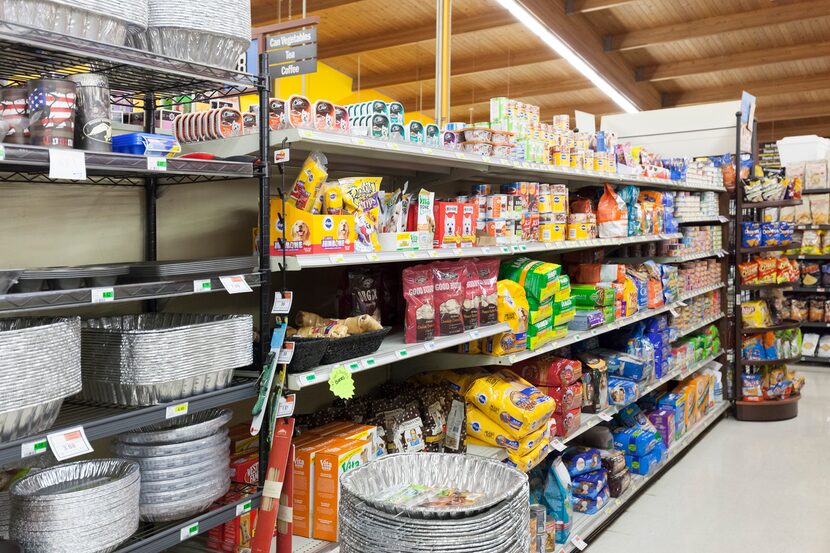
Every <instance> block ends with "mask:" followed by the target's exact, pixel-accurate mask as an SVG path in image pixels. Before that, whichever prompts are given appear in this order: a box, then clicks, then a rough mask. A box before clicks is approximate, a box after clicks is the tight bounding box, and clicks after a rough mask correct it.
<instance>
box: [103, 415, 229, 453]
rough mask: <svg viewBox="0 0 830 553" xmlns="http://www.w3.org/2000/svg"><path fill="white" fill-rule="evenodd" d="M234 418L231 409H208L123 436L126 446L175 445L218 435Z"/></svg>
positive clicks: (121, 439) (122, 440) (121, 436)
mask: <svg viewBox="0 0 830 553" xmlns="http://www.w3.org/2000/svg"><path fill="white" fill-rule="evenodd" d="M231 418H233V411H231V410H230V409H218V408H217V409H208V410H206V411H199V412H198V413H191V414H189V415H184V416H181V417H176V418H175V419H170V420H167V421H165V422H162V423H159V424H154V425H152V426H145V427H144V428H139V429H138V430H133V431H131V432H127V433H126V434H121V435H120V436H119V437H118V440H119V441H120V442H121V443H125V444H173V443H180V442H186V441H192V440H198V439H200V438H205V437H207V436H210V435H213V434H216V433H217V432H219V430H220V429H221V428H222V427H223V426H225V425H226V424H228V423H229V422H230V421H231Z"/></svg>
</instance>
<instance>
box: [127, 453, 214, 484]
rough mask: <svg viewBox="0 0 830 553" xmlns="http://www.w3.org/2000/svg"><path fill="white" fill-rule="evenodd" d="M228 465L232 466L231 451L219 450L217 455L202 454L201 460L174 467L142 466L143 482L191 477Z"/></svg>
mask: <svg viewBox="0 0 830 553" xmlns="http://www.w3.org/2000/svg"><path fill="white" fill-rule="evenodd" d="M218 466H221V467H228V466H230V452H228V451H218V452H216V454H215V455H212V456H211V455H202V456H200V458H199V461H198V462H196V463H193V464H191V465H185V466H181V467H172V468H166V469H154V470H150V469H147V468H144V467H142V468H141V484H142V485H144V484H146V483H148V482H164V481H166V480H179V479H183V478H189V477H191V476H198V475H201V474H204V473H206V472H209V471H210V470H211V469H212V468H214V467H218Z"/></svg>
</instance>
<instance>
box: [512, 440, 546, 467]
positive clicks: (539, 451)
mask: <svg viewBox="0 0 830 553" xmlns="http://www.w3.org/2000/svg"><path fill="white" fill-rule="evenodd" d="M551 450H552V448H551V445H550V441H549V440H548V438H547V437H544V438H542V440H541V442H540V443H539V445H538V446H537V447H536V449H534V450H533V451H529V452H528V453H526V454H525V455H518V454H517V453H514V452H513V451H511V450H509V449H508V450H507V459H506V460H505V463H506V464H508V465H510V466H511V467H513V468H516V469H518V470H520V471H522V472H528V471H530V470H531V469H533V467H535V466H536V465H538V464H539V463H541V462H542V461H543V460H544V459H545V457H547V456H548V453H550V452H551Z"/></svg>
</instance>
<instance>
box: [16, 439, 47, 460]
mask: <svg viewBox="0 0 830 553" xmlns="http://www.w3.org/2000/svg"><path fill="white" fill-rule="evenodd" d="M47 451H49V442H47V441H46V440H45V439H44V440H38V441H36V442H26V443H25V444H22V445H21V446H20V458H21V459H26V458H27V457H34V456H35V455H42V454H44V453H46V452H47Z"/></svg>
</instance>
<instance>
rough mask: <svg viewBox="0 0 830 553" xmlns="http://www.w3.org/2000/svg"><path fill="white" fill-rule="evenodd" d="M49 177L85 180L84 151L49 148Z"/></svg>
mask: <svg viewBox="0 0 830 553" xmlns="http://www.w3.org/2000/svg"><path fill="white" fill-rule="evenodd" d="M49 178H50V179H67V180H86V154H85V153H84V151H83V150H69V149H66V150H64V149H59V148H49Z"/></svg>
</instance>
